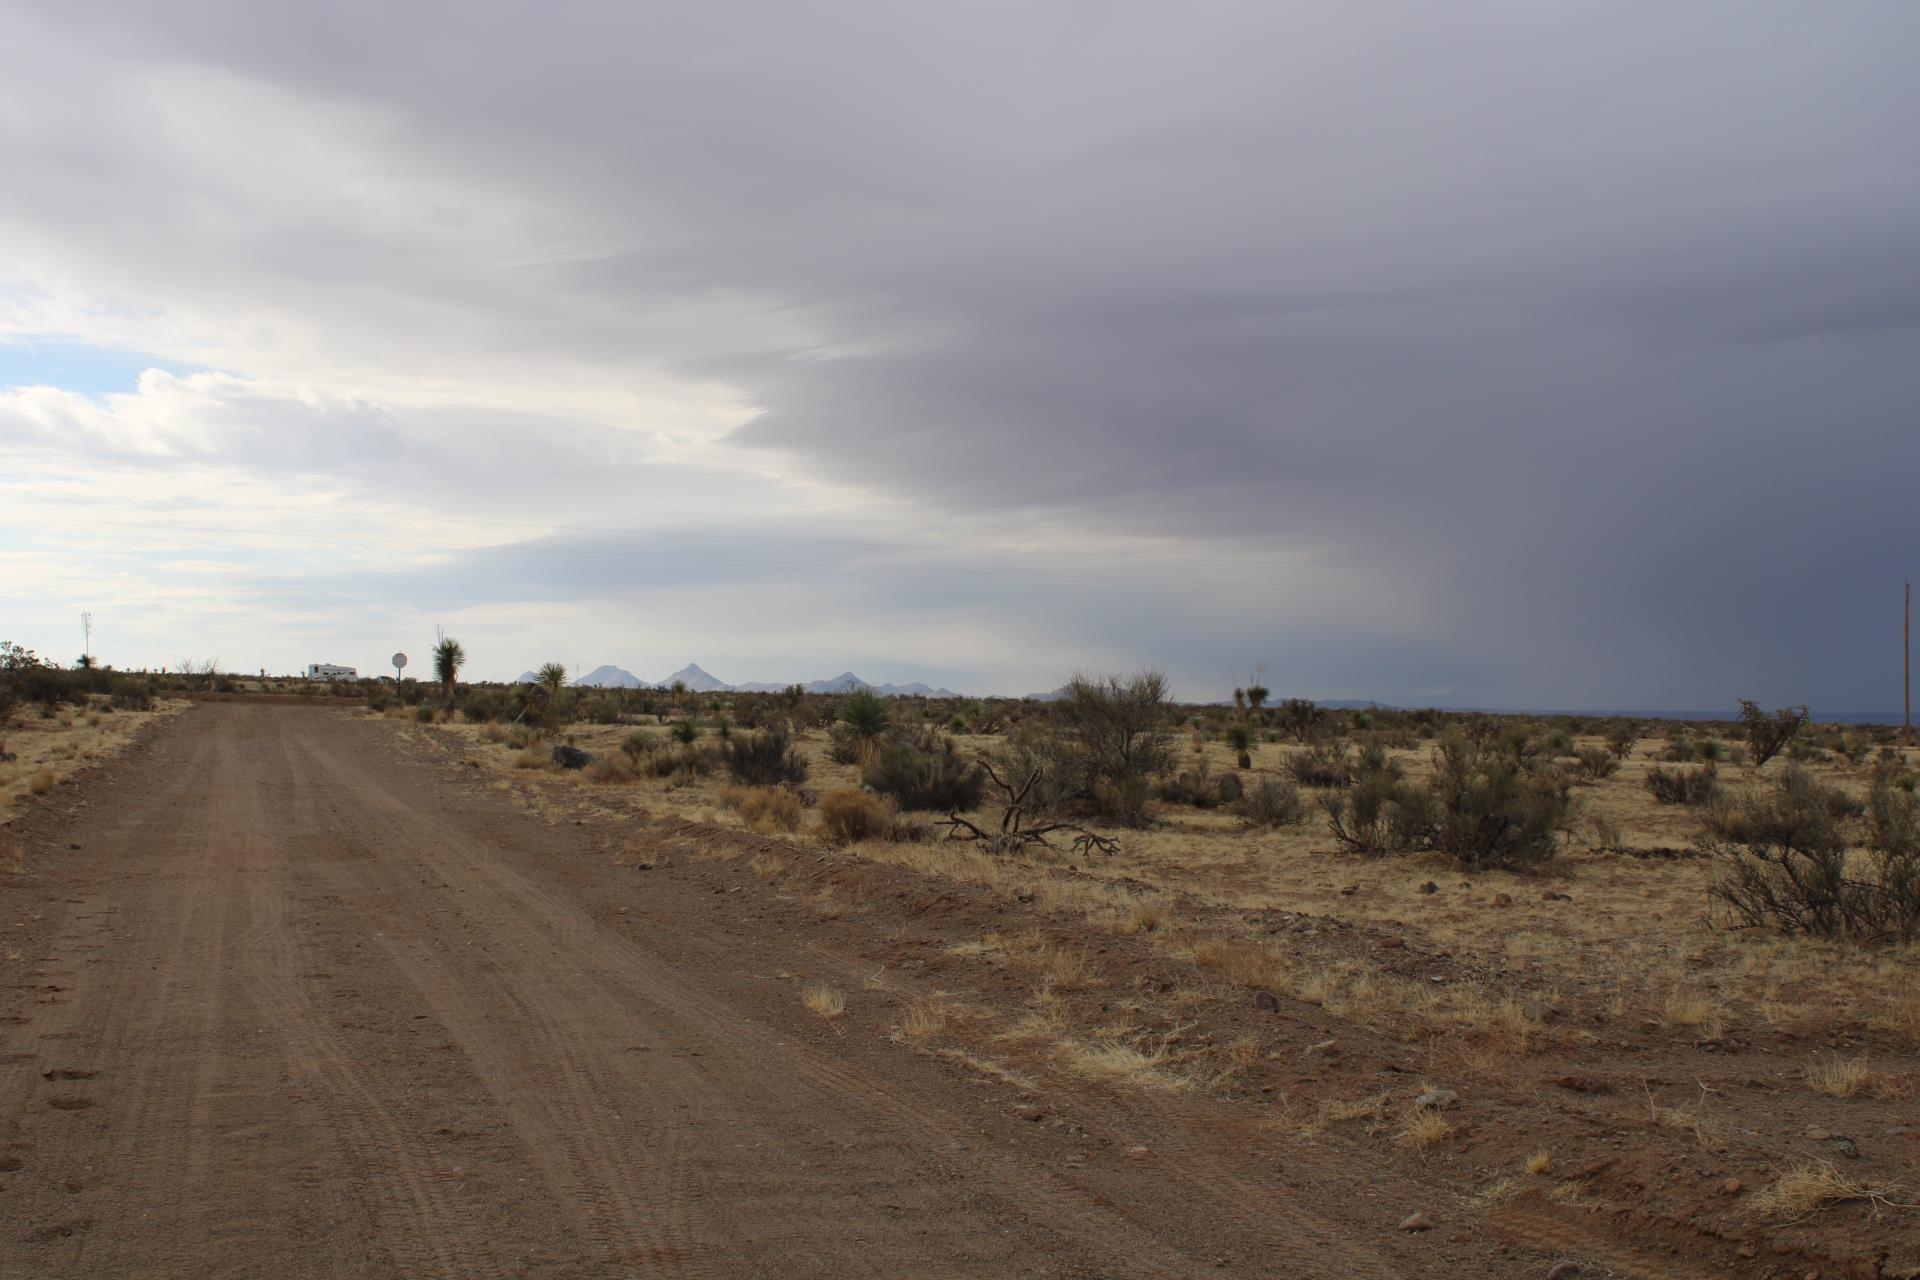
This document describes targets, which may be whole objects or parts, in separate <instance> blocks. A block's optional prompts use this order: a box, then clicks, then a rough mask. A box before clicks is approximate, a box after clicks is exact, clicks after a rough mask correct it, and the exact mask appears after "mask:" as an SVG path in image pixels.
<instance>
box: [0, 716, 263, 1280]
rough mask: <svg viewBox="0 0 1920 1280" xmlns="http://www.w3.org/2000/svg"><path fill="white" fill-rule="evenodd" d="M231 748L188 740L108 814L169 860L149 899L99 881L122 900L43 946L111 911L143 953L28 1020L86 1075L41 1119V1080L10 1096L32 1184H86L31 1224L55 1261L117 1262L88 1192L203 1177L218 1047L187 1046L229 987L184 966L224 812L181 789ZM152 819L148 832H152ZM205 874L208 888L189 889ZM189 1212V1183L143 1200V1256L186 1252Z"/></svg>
mask: <svg viewBox="0 0 1920 1280" xmlns="http://www.w3.org/2000/svg"><path fill="white" fill-rule="evenodd" d="M227 748H228V744H227V743H225V742H224V741H219V740H200V741H196V742H195V743H193V751H192V754H191V755H190V756H189V757H187V758H186V759H184V760H179V761H174V762H173V763H177V764H179V765H180V766H182V767H180V768H178V769H176V770H174V771H173V777H174V779H175V781H174V783H173V784H172V785H171V786H170V787H168V788H167V789H166V790H164V791H163V792H162V793H161V794H160V795H158V796H153V797H150V798H147V799H145V800H142V801H139V802H138V803H137V807H136V808H135V809H134V810H133V811H132V812H129V813H126V814H125V815H124V816H122V817H121V818H120V819H118V820H117V822H116V823H115V824H114V835H115V836H117V837H119V838H121V839H128V840H142V841H143V842H144V843H147V845H148V847H149V848H150V849H151V852H152V853H153V855H154V857H155V858H156V859H157V860H159V861H161V862H165V863H168V864H170V869H169V870H166V871H156V872H154V873H152V874H150V875H149V876H148V877H146V878H145V880H144V883H143V884H142V885H141V886H140V888H141V890H142V891H143V892H142V894H141V896H142V897H144V898H145V899H147V901H146V903H145V904H143V905H142V906H141V907H137V908H136V907H134V906H133V905H132V903H131V902H129V901H127V900H126V898H125V897H124V896H123V895H122V894H121V893H119V892H116V887H115V886H111V885H109V886H105V888H104V892H105V894H106V895H107V897H108V899H109V900H112V901H115V902H116V903H117V904H118V905H117V907H116V908H115V909H113V910H112V911H109V909H108V908H107V907H105V906H104V904H102V905H101V906H100V907H99V909H98V910H97V911H96V912H95V913H94V914H92V915H91V916H88V917H76V918H72V919H71V927H70V928H69V929H68V930H67V931H65V932H63V934H62V935H60V936H59V937H58V938H57V939H56V940H55V942H54V944H53V947H52V948H51V949H50V953H51V954H52V955H54V956H58V955H63V954H67V953H70V952H71V951H73V950H74V949H77V948H80V947H84V946H88V945H97V943H96V940H97V939H98V938H99V936H100V934H101V933H102V932H104V931H106V929H107V928H108V926H107V925H105V924H104V923H102V922H104V921H106V920H107V919H108V917H109V915H111V917H112V919H113V923H114V924H125V925H128V926H130V932H129V934H128V935H127V936H126V937H124V938H120V939H116V940H114V942H112V943H111V944H110V946H111V947H113V949H114V950H116V951H118V952H121V953H123V954H126V953H131V954H139V955H142V956H144V957H147V958H148V963H146V964H144V965H126V964H102V965H99V966H91V967H89V969H88V971H87V977H86V978H84V979H81V980H79V981H78V982H76V984H75V986H76V988H77V989H75V990H73V991H72V992H71V996H72V998H70V999H66V1000H61V1001H58V1002H55V1003H50V1004H43V1005H42V1006H41V1007H40V1008H39V1009H37V1010H36V1012H35V1016H34V1019H33V1022H32V1023H31V1024H30V1028H29V1029H30V1031H31V1033H32V1037H33V1038H32V1043H34V1044H35V1046H36V1049H37V1051H38V1053H39V1054H40V1055H41V1057H42V1059H43V1060H46V1061H57V1062H59V1063H61V1064H63V1065H61V1066H59V1067H56V1068H55V1069H57V1070H66V1071H75V1072H77V1071H85V1072H87V1073H88V1078H87V1079H86V1081H85V1083H84V1084H80V1085H76V1086H73V1087H71V1088H70V1089H69V1090H68V1091H67V1092H66V1094H65V1095H64V1098H65V1099H67V1100H72V1099H78V1100H83V1101H84V1102H85V1103H86V1104H87V1105H86V1106H85V1107H81V1108H76V1109H74V1110H71V1111H67V1112H65V1113H64V1114H60V1115H57V1116H55V1117H52V1118H51V1119H50V1118H48V1117H46V1116H45V1115H43V1114H42V1112H43V1111H44V1108H45V1104H47V1103H51V1102H53V1101H55V1099H54V1098H53V1097H52V1096H49V1094H48V1093H47V1091H44V1090H28V1091H24V1095H23V1094H22V1093H20V1092H17V1093H16V1098H17V1099H18V1101H16V1103H15V1105H14V1107H13V1108H12V1110H13V1114H14V1115H15V1116H16V1117H17V1128H18V1131H19V1132H20V1134H21V1136H22V1139H23V1141H24V1142H25V1143H26V1144H27V1149H28V1151H29V1152H30V1154H29V1155H28V1156H27V1157H26V1159H27V1160H28V1161H30V1162H31V1166H30V1167H32V1168H33V1169H34V1172H35V1173H36V1174H37V1175H38V1178H37V1180H38V1181H39V1183H40V1185H41V1186H42V1187H50V1186H68V1187H81V1188H83V1189H85V1190H87V1191H90V1192H92V1193H93V1194H91V1195H88V1196H87V1197H86V1199H85V1200H83V1201H81V1202H79V1203H78V1204H76V1206H75V1210H74V1216H73V1217H72V1218H71V1219H69V1220H68V1221H70V1222H72V1223H74V1224H75V1229H73V1230H70V1231H64V1232H59V1233H56V1234H54V1235H52V1236H47V1235H45V1234H44V1233H43V1232H35V1233H34V1235H35V1238H36V1242H37V1243H41V1244H44V1245H45V1246H46V1247H47V1252H49V1253H51V1254H53V1255H54V1259H49V1261H50V1262H51V1261H54V1260H55V1259H57V1260H58V1261H59V1262H61V1263H64V1264H66V1265H70V1266H73V1267H76V1268H99V1269H102V1270H105V1271H108V1272H113V1271H117V1270H121V1269H122V1260H123V1249H122V1244H123V1241H122V1239H121V1238H120V1237H118V1236H116V1234H115V1233H113V1232H110V1231H99V1230H94V1229H92V1228H93V1226H94V1221H93V1217H92V1215H91V1213H90V1211H89V1207H88V1206H89V1203H90V1202H91V1201H92V1200H93V1199H96V1198H98V1195H99V1194H100V1193H102V1192H107V1193H111V1192H112V1191H113V1190H114V1189H115V1188H117V1187H122V1186H126V1187H152V1186H155V1185H159V1184H162V1183H165V1182H172V1183H174V1184H175V1185H177V1186H183V1187H185V1188H192V1187H195V1186H198V1185H200V1184H201V1183H203V1182H204V1179H205V1177H206V1173H207V1164H208V1141H209V1128H210V1126H209V1120H210V1116H211V1110H210V1095H211V1093H212V1088H213V1081H212V1073H213V1068H214V1059H213V1058H212V1057H211V1056H210V1055H207V1054H203V1053H196V1052H194V1051H193V1049H194V1047H195V1046H198V1045H202V1044H205V1043H206V1042H208V1041H209V1040H210V1039H211V1038H212V1034H213V1028H214V1027H215V1026H216V1025H217V1023H218V1021H219V1018H220V1012H221V1008H222V1006H223V1003H224V1000H225V996H226V993H225V991H224V989H223V988H222V986H221V985H220V984H219V983H217V982H216V983H205V982H198V981H195V980H194V978H193V976H192V975H193V974H195V973H196V972H198V971H203V970H205V969H208V968H210V967H212V962H213V959H214V957H216V956H217V955H218V954H219V951H220V948H221V942H222V938H223V937H224V934H225V930H226V926H227V920H228V915H229V908H228V900H227V896H226V894H224V893H223V892H221V891H220V890H221V888H222V887H223V886H222V885H221V884H219V883H214V884H211V885H210V884H209V883H208V882H209V881H216V880H217V878H218V871H217V869H216V865H215V864H216V858H215V855H214V850H215V848H216V839H215V833H216V831H217V829H218V819H219V816H220V815H219V813H218V812H217V811H213V810H209V809H208V808H207V807H204V806H198V805H194V804H191V803H188V802H186V793H187V792H188V791H189V790H190V788H191V787H192V780H193V779H194V778H196V777H202V778H204V777H205V776H208V775H209V774H210V773H211V772H213V771H215V770H218V769H219V768H221V767H222V765H223V763H224V760H225V757H226V754H227ZM168 819H172V821H168ZM149 832H153V833H155V834H154V835H153V837H152V838H151V839H150V840H147V839H146V838H147V837H148V835H149ZM209 888H210V889H212V890H213V891H212V892H196V890H205V889H209ZM55 1046H58V1048H59V1050H60V1052H58V1053H57V1054H56V1053H54V1052H53V1049H54V1047H55ZM82 1064H84V1065H82ZM102 1117H106V1118H105V1119H103V1118H102ZM96 1126H97V1127H98V1129H99V1130H100V1131H101V1132H100V1134H99V1137H98V1139H97V1140H98V1141H99V1142H100V1143H101V1144H102V1145H104V1147H105V1152H104V1154H105V1159H104V1160H100V1161H96V1160H93V1159H89V1158H87V1157H86V1156H85V1155H84V1154H82V1153H83V1152H84V1151H85V1150H86V1149H87V1147H88V1146H90V1145H92V1144H89V1143H88V1142H87V1141H86V1138H87V1136H89V1135H88V1133H87V1131H88V1130H89V1129H92V1128H94V1127H96ZM76 1130H79V1131H80V1132H79V1133H76ZM74 1194H78V1193H74ZM193 1217H194V1215H193V1214H192V1212H191V1199H190V1197H189V1196H183V1197H181V1199H180V1200H176V1201H172V1202H167V1201H164V1200H157V1199H156V1200H150V1201H148V1202H147V1203H146V1204H144V1205H143V1218H144V1219H145V1229H146V1230H147V1231H148V1232H149V1236H148V1241H147V1243H146V1245H145V1246H143V1252H144V1253H145V1254H146V1255H147V1256H151V1254H152V1252H153V1251H154V1250H155V1248H156V1247H157V1248H160V1249H163V1250H164V1251H165V1252H166V1254H167V1255H168V1256H171V1257H176V1258H180V1257H184V1256H187V1255H188V1254H190V1252H191V1249H192V1241H193V1240H194V1239H195V1238H196V1237H197V1236H198V1233H199V1224H198V1223H196V1222H195V1221H193ZM79 1224H85V1225H84V1226H82V1225H79ZM56 1225H57V1224H56Z"/></svg>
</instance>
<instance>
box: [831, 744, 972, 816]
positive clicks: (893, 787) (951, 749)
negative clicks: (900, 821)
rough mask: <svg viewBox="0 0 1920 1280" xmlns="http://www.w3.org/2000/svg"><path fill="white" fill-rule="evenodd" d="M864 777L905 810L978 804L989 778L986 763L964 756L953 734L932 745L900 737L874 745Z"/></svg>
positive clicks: (941, 809)
mask: <svg viewBox="0 0 1920 1280" xmlns="http://www.w3.org/2000/svg"><path fill="white" fill-rule="evenodd" d="M860 780H861V782H862V783H864V784H865V785H866V786H868V787H871V788H872V789H873V790H875V791H877V792H879V793H880V794H881V795H883V796H888V797H890V798H891V799H892V800H893V801H894V803H895V804H896V805H897V806H898V807H899V808H900V809H902V810H903V811H913V810H922V811H926V812H933V813H965V812H968V811H970V810H973V809H978V808H979V807H980V796H981V793H982V791H983V790H984V789H985V787H986V783H987V778H986V774H985V773H983V772H982V771H981V769H980V766H979V765H977V764H974V763H972V762H970V761H967V760H964V759H962V758H961V756H960V751H959V749H958V748H957V747H956V746H955V745H954V742H953V739H951V738H945V739H942V740H941V741H940V742H939V744H938V745H936V746H930V747H929V746H922V745H921V744H918V743H915V742H913V741H911V740H908V739H905V738H894V739H892V740H890V741H888V742H887V743H885V744H884V745H882V746H880V747H877V748H875V749H874V751H873V752H872V754H871V758H870V759H869V761H868V763H867V767H866V768H865V769H863V770H861V772H860Z"/></svg>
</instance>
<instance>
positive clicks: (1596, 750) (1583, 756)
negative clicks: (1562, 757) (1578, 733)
mask: <svg viewBox="0 0 1920 1280" xmlns="http://www.w3.org/2000/svg"><path fill="white" fill-rule="evenodd" d="M1573 758H1574V760H1575V762H1576V763H1577V764H1578V766H1579V769H1580V772H1581V773H1582V774H1584V775H1585V776H1586V777H1587V779H1588V780H1589V781H1592V782H1599V781H1601V780H1603V779H1606V778H1611V777H1612V776H1613V775H1614V774H1615V772H1617V771H1618V770H1619V768H1620V757H1618V756H1616V755H1614V753H1613V752H1612V751H1610V750H1608V749H1607V748H1606V747H1575V748H1574V750H1573Z"/></svg>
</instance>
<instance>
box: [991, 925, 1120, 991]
mask: <svg viewBox="0 0 1920 1280" xmlns="http://www.w3.org/2000/svg"><path fill="white" fill-rule="evenodd" d="M1000 949H1001V952H1002V953H1003V954H1004V955H1005V956H1006V957H1007V965H1008V967H1009V968H1012V969H1018V970H1020V971H1021V972H1023V973H1030V974H1033V975H1034V976H1036V977H1038V978H1039V979H1040V980H1041V981H1042V982H1043V983H1045V984H1046V985H1047V986H1049V987H1085V986H1090V985H1091V984H1092V983H1093V982H1094V981H1095V979H1096V977H1097V975H1096V973H1095V971H1094V968H1093V963H1092V962H1091V961H1090V960H1089V959H1088V958H1087V949H1086V948H1085V947H1084V946H1082V947H1079V948H1074V947H1066V946H1061V945H1059V944H1058V943H1052V942H1048V941H1047V940H1046V939H1045V938H1044V937H1043V936H1042V935H1040V934H1038V933H1023V934H1018V935H1016V936H1014V937H1011V938H1002V939H1001V940H1000Z"/></svg>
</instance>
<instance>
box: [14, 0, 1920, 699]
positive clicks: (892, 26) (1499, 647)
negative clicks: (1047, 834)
mask: <svg viewBox="0 0 1920 1280" xmlns="http://www.w3.org/2000/svg"><path fill="white" fill-rule="evenodd" d="M302 10H304V12H301V11H302ZM1916 49H1920V5H1915V4H1912V3H1911V2H1910V0H1887V2H1886V3H1869V2H1865V0H1857V2H1856V0H1846V2H1843V3H1837V4H1830V5H1815V4H1807V3H1804V0H1786V2H1780V3H1774V2H1770V0H1725V2H1724V3H1714V2H1711V0H1699V2H1696V3H1690V4H1685V5H1673V4H1654V3H1623V2H1622V0H1597V2H1595V3H1554V4H1540V3H1537V2H1535V0H1507V2H1501V3H1496V2H1492V0H1457V2H1455V3H1449V4H1444V5H1442V4H1428V3H1421V2H1416V0H1399V2H1398V3H1367V2H1365V0H1339V2H1338V3H1334V2H1332V0H1325V2H1323V3H1313V4H1307V3H1281V2H1279V0H1266V2H1265V3H1248V4H1212V3H1187V4H1179V5H1173V4H1130V3H1124V2H1120V0H1102V2H1100V3H1092V2H1086V3H1036V2H1034V0H1022V2H1021V3H1014V4H999V3H981V2H979V0H976V2H975V3H970V4H965V5H938V6H935V5H930V4H920V3H900V2H898V0H888V2H886V3H874V4H871V5H851V4H839V3H820V4H801V5H796V4H775V3H768V2H760V3H714V2H711V0H709V2H708V3H703V4H700V5H691V4H689V5H678V6H667V5H634V4H629V3H605V4H595V3H569V4H561V5H555V4H537V5H536V4H524V5H522V4H503V3H498V2H496V0H460V2H459V3H451V2H449V3H410V4H399V5H396V4H392V3H390V2H388V0H381V2H380V3H373V2H371V0H335V2H333V3H329V4H327V5H324V6H322V5H303V6H294V5H284V4H261V3H258V2H257V0H173V2H168V3H156V2H155V0H59V3H52V2H48V3H38V4H19V3H11V2H10V0H0V638H6V639H12V640H16V641H18V642H20V643H24V644H28V645H31V646H33V647H35V648H38V649H40V650H41V651H42V652H43V653H47V654H51V655H53V656H56V657H59V658H61V659H62V660H71V658H72V657H73V656H75V655H77V654H78V653H79V651H80V645H81V634H80V624H79V614H80V612H81V611H82V610H91V611H92V612H93V613H94V615H95V619H96V623H95V625H96V638H95V645H94V647H95V651H96V652H97V653H98V654H99V656H100V657H101V658H102V659H103V660H104V661H107V662H111V663H114V664H116V665H121V666H139V665H143V664H145V665H154V664H160V663H172V662H175V661H178V660H180V659H182V658H189V657H191V658H196V659H202V658H209V657H212V658H218V659H220V660H221V661H222V663H223V664H224V665H225V666H227V667H228V668H237V669H244V670H253V669H257V668H260V667H263V666H264V667H267V668H271V669H275V670H286V669H294V668H297V667H302V666H304V665H305V664H306V663H308V662H312V661H329V662H343V663H351V664H355V665H358V666H360V667H361V668H362V669H363V670H377V669H379V668H381V666H382V665H383V663H384V661H385V659H386V656H387V655H388V654H389V653H390V652H392V651H393V650H394V649H406V650H409V651H411V652H412V653H414V654H415V655H416V658H417V660H424V658H425V653H426V650H427V648H428V647H429V646H430V645H431V643H432V639H433V628H434V626H435V624H440V625H443V626H444V627H445V628H446V629H447V631H448V632H449V633H451V634H453V635H455V636H457V637H459V638H460V639H461V640H462V641H463V642H464V643H465V645H466V647H467V650H468V652H469V654H470V655H471V659H472V668H471V670H472V673H473V674H474V675H475V676H478V677H492V678H508V677H512V676H514V675H515V674H517V673H518V672H519V671H521V670H522V669H524V668H527V667H530V666H534V665H537V664H538V663H540V662H542V661H546V660H557V661H563V662H566V663H568V664H569V665H570V666H575V665H577V666H580V667H591V666H594V665H597V664H599V663H602V662H611V663H616V664H618V665H621V666H624V667H627V668H629V669H631V670H633V671H634V672H636V673H637V674H639V675H640V676H642V677H645V678H649V679H657V678H659V677H660V676H662V675H664V674H666V673H667V672H669V671H670V670H672V669H674V668H676V667H678V666H680V665H681V664H683V663H685V662H687V661H691V660H697V661H699V662H700V663H702V664H703V665H704V666H706V667H707V668H708V669H709V670H711V671H712V672H714V673H715V674H716V675H718V676H720V677H721V678H722V679H727V680H733V681H745V680H786V679H804V678H816V677H821V676H826V675H831V674H834V673H835V672H838V671H840V670H841V669H843V668H848V667H851V668H852V669H854V670H855V671H857V672H859V673H860V674H861V675H863V676H865V677H867V678H868V679H870V680H875V681H883V680H893V681H907V680H915V679H923V680H927V681H929V682H930V683H935V684H945V685H949V686H951V687H954V688H958V689H964V690H967V691H970V692H1000V693H1014V694H1018V693H1025V692H1030V691H1034V690H1040V689H1047V688H1051V687H1053V686H1054V685H1057V684H1059V683H1060V682H1061V681H1062V679H1064V677H1065V676H1066V675H1067V674H1068V673H1069V672H1071V671H1073V670H1076V669H1081V670H1088V671H1119V670H1130V669H1133V668H1137V667H1142V666H1149V665H1151V666H1158V667H1161V668H1164V669H1166V670H1167V671H1168V672H1170V673H1171V674H1172V676H1173V677H1174V681H1175V684H1176V687H1177V690H1178V691H1179V693H1180V694H1181V695H1182V696H1185V697H1190V698H1196V699H1198V698H1213V697H1219V696H1223V695H1224V694H1225V693H1226V692H1227V691H1228V690H1229V689H1230V688H1231V687H1232V685H1233V683H1234V682H1235V680H1236V679H1239V680H1244V679H1245V678H1246V677H1247V675H1248V674H1249V673H1250V672H1252V671H1253V670H1254V669H1255V668H1256V667H1257V666H1259V665H1261V664H1268V666H1269V671H1268V674H1267V681H1266V682H1267V683H1268V684H1270V685H1271V686H1273V687H1274V689H1275V690H1276V692H1277V693H1279V694H1281V695H1289V694H1300V695H1306V696H1315V697H1369V698H1378V699H1382V700H1385V701H1390V702H1397V703H1410V704H1421V705H1424V704H1427V703H1440V704H1454V705H1492V706H1556V707H1595V708H1603V707H1621V708H1650V707H1678V708H1719V707H1731V705H1732V703H1733V700H1734V699H1735V698H1737V697H1743V696H1744V697H1752V698H1757V699H1760V700H1761V701H1763V702H1767V703H1769V704H1774V705H1777V704H1783V703H1787V702H1794V703H1798V702H1803V701H1804V702H1810V703H1812V704H1813V705H1814V707H1815V709H1816V711H1818V710H1821V709H1823V708H1824V709H1827V710H1878V709H1897V708H1898V705H1899V698H1900V684H1899V675H1900V673H1899V668H1898V663H1899V654H1900V647H1899V646H1900V632H1899V625H1900V588H1901V582H1902V579H1903V577H1905V576H1909V575H1911V574H1912V573H1913V572H1914V570H1915V569H1916V567H1920V566H1916V564H1915V550H1916V547H1917V546H1920V539H1917V538H1916V534H1920V516H1917V515H1916V513H1917V512H1920V503H1916V496H1917V495H1916V479H1917V478H1920V160H1917V159H1916V150H1915V143H1914V139H1915V137H1916V136H1917V135H1920V75H1916V74H1915V73H1914V67H1913V55H1914V51H1915V50H1916Z"/></svg>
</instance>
